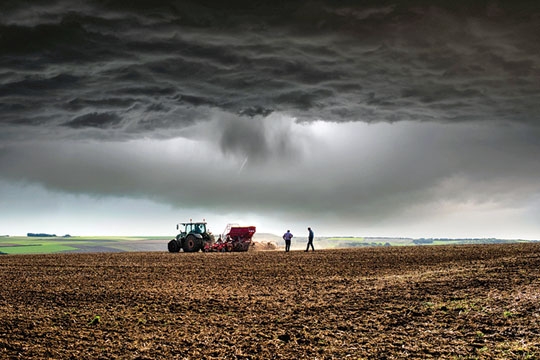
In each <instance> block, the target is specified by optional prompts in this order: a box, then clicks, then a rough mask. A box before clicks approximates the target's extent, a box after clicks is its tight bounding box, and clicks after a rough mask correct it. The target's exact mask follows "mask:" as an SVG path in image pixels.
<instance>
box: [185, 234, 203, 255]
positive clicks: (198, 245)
mask: <svg viewBox="0 0 540 360" xmlns="http://www.w3.org/2000/svg"><path fill="white" fill-rule="evenodd" d="M183 249H184V252H197V251H199V250H201V249H202V240H201V239H199V238H197V237H196V236H195V235H193V234H189V235H188V236H186V238H185V239H184V246H183Z"/></svg>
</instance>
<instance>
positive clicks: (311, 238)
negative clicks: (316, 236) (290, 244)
mask: <svg viewBox="0 0 540 360" xmlns="http://www.w3.org/2000/svg"><path fill="white" fill-rule="evenodd" d="M307 229H308V231H309V233H308V242H307V248H306V252H308V251H309V247H310V246H311V249H312V250H313V251H315V248H314V247H313V230H311V228H310V227H308V228H307Z"/></svg>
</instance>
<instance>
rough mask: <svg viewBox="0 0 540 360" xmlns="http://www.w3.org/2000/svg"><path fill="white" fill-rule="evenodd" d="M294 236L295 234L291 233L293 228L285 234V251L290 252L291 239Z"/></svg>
mask: <svg viewBox="0 0 540 360" xmlns="http://www.w3.org/2000/svg"><path fill="white" fill-rule="evenodd" d="M292 238H293V234H291V230H287V232H286V233H285V234H283V240H285V251H286V252H289V250H291V239H292Z"/></svg>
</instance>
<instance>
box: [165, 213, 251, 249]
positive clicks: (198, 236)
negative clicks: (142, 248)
mask: <svg viewBox="0 0 540 360" xmlns="http://www.w3.org/2000/svg"><path fill="white" fill-rule="evenodd" d="M180 226H182V227H183V228H182V230H181V228H180ZM176 229H177V230H180V233H179V234H178V235H176V237H175V238H174V239H172V240H171V241H169V243H168V245H167V247H168V249H169V252H179V251H180V249H182V250H184V252H197V251H199V250H203V251H204V252H239V251H248V250H249V247H250V245H252V242H251V238H252V237H253V234H255V231H256V229H255V226H239V225H236V224H228V225H227V227H226V228H225V231H224V232H223V234H221V235H220V237H219V239H218V241H217V242H216V241H215V240H214V235H212V233H211V232H209V231H208V230H207V228H206V222H204V221H203V222H192V221H191V220H190V222H188V223H180V224H178V225H176Z"/></svg>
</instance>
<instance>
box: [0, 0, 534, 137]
mask: <svg viewBox="0 0 540 360" xmlns="http://www.w3.org/2000/svg"><path fill="white" fill-rule="evenodd" d="M2 7H3V8H2V11H1V15H0V49H1V51H2V55H1V57H0V109H1V110H2V118H1V121H2V122H3V123H4V124H5V123H11V124H13V123H17V124H39V125H40V126H46V125H48V126H50V127H51V129H53V131H52V132H53V133H54V132H56V131H57V130H58V129H54V128H55V127H57V126H59V125H63V124H72V125H73V124H75V125H76V126H71V127H72V128H73V127H75V128H80V129H83V128H84V127H85V126H86V125H88V126H91V127H99V126H101V125H103V126H104V127H110V125H111V124H110V122H111V121H110V119H112V118H114V120H113V122H114V123H115V124H117V123H118V122H123V123H125V124H126V125H129V126H124V127H122V129H121V130H122V131H124V132H125V133H124V134H123V135H122V134H120V129H118V130H119V131H118V136H130V135H129V134H131V133H132V134H134V135H135V136H136V135H137V134H139V133H140V132H148V133H149V132H153V131H155V130H156V129H160V128H162V129H170V128H173V129H175V128H177V129H178V128H183V127H185V126H188V125H190V124H192V123H193V121H199V120H205V118H206V117H207V116H208V114H209V113H211V112H213V111H217V112H224V113H229V114H237V115H240V116H244V117H246V118H248V119H249V118H251V117H254V116H267V115H268V114H271V113H273V112H276V111H277V112H283V113H287V114H289V115H292V116H295V117H298V118H299V119H304V120H313V119H323V120H329V121H365V122H378V121H391V122H394V121H401V120H413V121H417V120H421V121H470V120H487V121H492V120H504V121H521V122H535V121H537V119H538V118H539V115H540V91H539V85H538V84H539V83H540V56H539V54H540V45H539V43H538V41H537V37H538V36H537V35H538V34H539V33H540V25H539V24H540V21H538V19H539V16H540V15H539V14H540V11H539V9H540V5H537V4H536V3H535V2H530V1H529V2H524V1H522V2H514V3H512V5H508V4H506V3H504V4H503V3H498V2H494V1H480V2H475V4H474V5H470V4H469V3H467V2H460V1H458V2H453V4H452V5H448V4H446V2H442V1H440V2H427V1H409V2H392V1H383V2H375V1H364V2H352V1H332V2H330V1H329V2H308V1H305V2H289V1H277V2H271V3H268V4H266V3H257V2H243V1H233V2H223V3H221V2H217V1H216V2H212V1H202V2H174V1H156V2H151V3H149V2H139V1H134V2H122V1H82V2H78V3H76V4H75V3H73V2H70V1H50V2H32V1H12V2H9V1H8V2H3V3H2ZM212 109H213V110H212ZM89 114H98V115H97V117H96V115H89ZM99 114H101V115H99ZM102 114H108V115H102ZM111 114H114V116H112V115H111ZM141 114H142V115H141ZM92 116H94V118H96V119H97V120H88V117H92ZM104 116H105V117H109V120H108V121H107V120H106V121H104V118H103V117H104ZM100 117H101V120H99V119H100ZM77 119H79V120H77ZM81 119H82V120H81ZM206 120H207V119H206ZM149 135H151V134H149Z"/></svg>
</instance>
